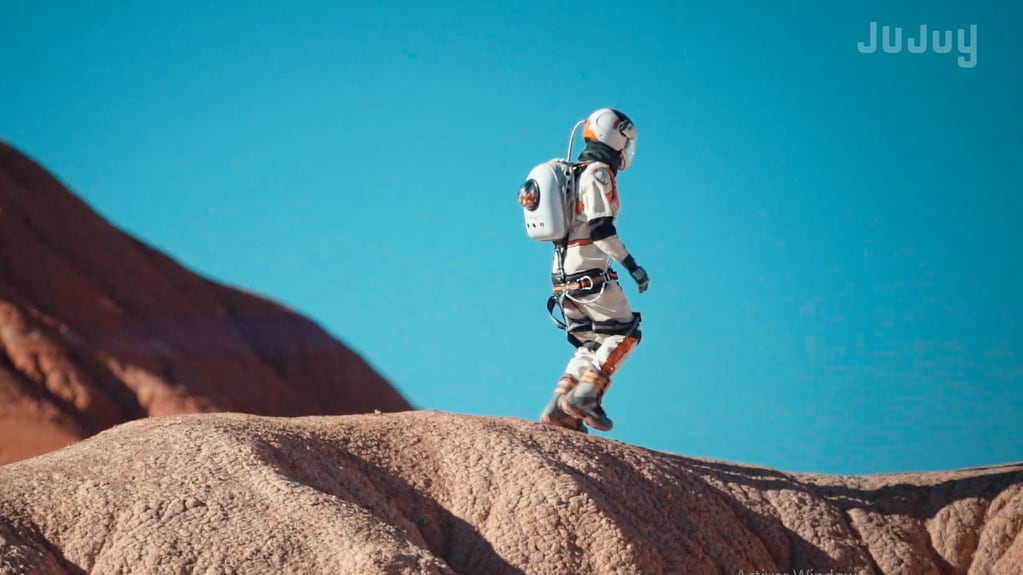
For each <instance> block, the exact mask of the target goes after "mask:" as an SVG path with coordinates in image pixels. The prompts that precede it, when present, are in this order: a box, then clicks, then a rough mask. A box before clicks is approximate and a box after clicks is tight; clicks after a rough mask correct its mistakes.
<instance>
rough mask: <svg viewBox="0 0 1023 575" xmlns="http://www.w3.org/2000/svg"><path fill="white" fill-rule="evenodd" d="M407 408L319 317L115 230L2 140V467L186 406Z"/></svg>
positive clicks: (330, 410) (275, 410)
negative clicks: (211, 275) (210, 275)
mask: <svg viewBox="0 0 1023 575" xmlns="http://www.w3.org/2000/svg"><path fill="white" fill-rule="evenodd" d="M375 409H378V410H381V411H385V412H387V411H401V410H406V409H410V405H409V404H408V402H407V401H406V400H405V399H404V398H403V397H402V396H401V395H400V394H399V393H398V392H397V391H396V390H395V389H394V388H393V387H392V386H391V385H390V384H389V383H388V382H386V381H385V380H384V379H383V378H382V377H381V376H380V375H379V374H377V373H376V372H375V371H374V370H373V369H372V368H371V367H370V366H369V365H367V364H366V363H365V362H364V361H363V360H362V359H361V358H359V357H358V356H357V355H356V354H355V353H353V352H352V351H351V350H349V349H348V348H346V347H345V346H344V345H343V344H342V343H341V342H339V341H337V340H336V339H334V338H333V337H331V336H330V335H329V334H328V333H326V332H325V331H324V330H323V329H321V328H320V327H319V326H318V325H316V324H315V323H314V322H312V321H310V320H309V319H307V318H305V317H302V316H300V315H298V314H296V313H294V312H292V311H291V310H289V309H286V308H285V307H283V306H281V305H279V304H276V303H274V302H272V301H269V300H267V299H264V298H261V297H259V296H256V295H254V294H251V293H247V292H244V291H241V290H238V289H234V288H231V287H228V286H224V285H221V284H218V283H216V282H213V281H210V280H208V279H205V278H203V277H200V276H199V275H196V274H195V273H192V272H191V271H189V270H188V269H186V268H184V267H183V266H181V265H180V264H178V263H177V262H175V261H174V260H172V259H171V258H169V257H167V256H165V255H163V254H162V253H160V252H158V251H156V250H154V249H152V248H150V247H148V246H146V245H145V244H143V243H141V242H139V241H137V240H136V239H134V238H132V237H130V236H129V235H127V234H125V233H123V232H122V231H120V230H118V229H117V228H115V227H114V226H112V225H111V224H109V223H108V222H107V221H105V220H104V219H103V218H102V217H101V216H100V215H98V214H97V213H96V212H94V211H93V210H92V209H90V208H89V207H88V206H87V205H86V204H85V203H83V202H82V201H80V200H79V199H78V198H76V197H75V196H74V195H72V194H71V193H70V192H69V191H68V190H67V189H65V187H64V186H63V185H61V184H60V182H58V181H57V180H56V179H55V178H54V177H53V176H51V175H50V174H49V173H47V172H46V171H45V170H44V169H42V168H41V167H39V166H38V165H36V164H35V163H33V162H32V161H31V160H29V159H28V158H26V157H25V156H23V155H21V154H20V153H18V152H17V151H15V150H14V149H12V148H11V147H9V146H6V145H4V144H2V143H0V463H4V462H8V461H13V460H16V459H20V458H22V457H27V456H30V455H34V454H37V453H41V452H45V451H47V450H50V449H54V448H56V447H60V446H63V445H67V444H68V443H70V442H73V441H76V440H78V439H81V438H83V437H87V436H89V435H91V434H93V433H95V432H97V431H100V430H102V429H106V428H108V427H110V426H112V425H115V424H117V423H120V422H124V421H128V420H132V419H137V418H140V417H146V416H151V415H163V414H173V413H188V412H211V411H238V412H247V413H254V414H264V415H306V414H352V413H361V412H371V411H373V410H375Z"/></svg>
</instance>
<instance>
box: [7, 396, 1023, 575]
mask: <svg viewBox="0 0 1023 575" xmlns="http://www.w3.org/2000/svg"><path fill="white" fill-rule="evenodd" d="M0 486H2V489H0V574H3V575H9V574H43V573H46V574H52V575H71V574H82V573H90V574H96V575H99V574H103V575H108V574H109V575H113V574H128V573H146V574H165V573H166V574H179V573H198V574H220V573H225V574H227V573H230V574H237V575H241V574H253V575H257V574H258V575H263V574H266V573H295V574H299V573H301V574H320V573H322V574H352V575H376V574H380V575H383V574H423V575H425V574H431V575H440V574H444V575H454V574H459V575H469V574H474V575H476V574H479V575H523V574H536V575H540V574H550V575H565V574H593V575H597V574H637V575H638V574H643V575H656V574H665V575H668V574H706V575H723V574H735V575H738V574H739V573H744V574H746V575H750V574H753V573H761V574H763V573H772V574H773V573H793V574H794V573H830V574H846V573H857V574H872V575H880V574H882V573H886V574H899V575H951V574H973V575H987V574H999V575H1018V574H1019V573H1020V572H1021V565H1023V537H1021V536H1020V531H1021V529H1023V464H1014V465H1005V466H1001V467H991V468H985V469H972V470H959V471H955V472H949V473H923V474H901V475H877V476H862V477H835V476H820V475H794V474H788V473H784V472H781V471H776V470H773V469H767V468H762V467H754V466H747V465H739V464H733V463H726V462H721V461H713V460H706V459H694V458H687V457H682V456H678V455H672V454H666V453H661V452H655V451H650V450H646V449H642V448H638V447H634V446H630V445H626V444H623V443H620V442H616V441H611V440H607V439H604V438H600V437H594V436H586V435H582V434H578V433H574V432H569V431H565V430H561V429H555V428H551V427H546V426H543V425H540V424H537V423H533V422H528V421H523V420H519V419H512V418H488V417H478V416H469V415H455V414H447V413H440V412H433V411H407V412H401V413H390V414H378V415H372V414H367V415H347V416H329V417H328V416H319V417H299V418H274V417H262V416H254V415H246V414H229V413H218V414H195V415H177V416H165V417H157V418H149V419H143V420H138V421H133V422H130V423H126V424H123V425H119V426H117V427H114V428H112V429H110V430H107V431H104V432H102V433H99V434H98V435H95V436H93V437H91V438H89V439H86V440H84V441H81V442H78V443H76V444H74V445H71V446H69V447H67V448H64V449H62V450H59V451H55V452H51V453H47V454H45V455H42V456H39V457H35V458H32V459H28V460H24V461H20V462H16V463H12V464H9V465H6V466H3V467H0Z"/></svg>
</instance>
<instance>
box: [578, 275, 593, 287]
mask: <svg viewBox="0 0 1023 575" xmlns="http://www.w3.org/2000/svg"><path fill="white" fill-rule="evenodd" d="M583 280H585V281H588V282H590V285H584V283H585V282H584V281H583ZM575 283H576V284H577V285H578V288H577V289H593V287H594V286H596V285H597V283H596V282H595V281H593V278H592V277H590V276H583V277H581V278H579V279H577V280H575Z"/></svg>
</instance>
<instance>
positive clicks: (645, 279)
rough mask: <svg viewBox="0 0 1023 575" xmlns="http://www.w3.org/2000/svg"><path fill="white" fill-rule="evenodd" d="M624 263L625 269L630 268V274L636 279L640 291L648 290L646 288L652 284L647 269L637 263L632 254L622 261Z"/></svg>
mask: <svg viewBox="0 0 1023 575" xmlns="http://www.w3.org/2000/svg"><path fill="white" fill-rule="evenodd" d="M622 265H623V266H625V269H627V270H629V275H631V276H632V279H634V280H636V285H637V286H639V293H643V292H645V291H646V288H647V287H649V286H650V276H648V275H646V270H645V269H643V268H642V267H640V266H639V265H637V264H636V260H635V259H634V258H633V257H632V255H631V254H630V255H629V257H627V258H625V260H624V261H622Z"/></svg>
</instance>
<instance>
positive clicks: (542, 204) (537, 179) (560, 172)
mask: <svg viewBox="0 0 1023 575" xmlns="http://www.w3.org/2000/svg"><path fill="white" fill-rule="evenodd" d="M584 121H585V120H580V121H579V122H578V123H577V124H576V125H575V127H574V128H572V134H571V135H570V136H569V138H568V155H567V156H566V157H565V158H554V159H553V160H548V161H546V162H544V163H542V164H537V165H536V166H535V167H534V168H533V169H532V170H530V171H529V175H527V176H526V181H525V183H523V184H522V187H520V188H519V195H518V200H519V205H520V206H522V217H523V219H524V220H525V223H526V235H528V236H529V237H530V238H531V239H534V240H537V241H540V242H559V241H561V240H563V239H565V236H567V235H568V231H569V227H570V226H571V223H572V216H573V214H574V212H575V200H576V190H575V184H576V176H577V174H576V166H577V164H574V163H572V161H571V159H570V158H571V157H572V140H573V139H574V138H575V132H576V130H577V129H579V126H581V125H582V123H583V122H584Z"/></svg>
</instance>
